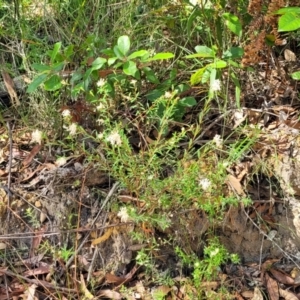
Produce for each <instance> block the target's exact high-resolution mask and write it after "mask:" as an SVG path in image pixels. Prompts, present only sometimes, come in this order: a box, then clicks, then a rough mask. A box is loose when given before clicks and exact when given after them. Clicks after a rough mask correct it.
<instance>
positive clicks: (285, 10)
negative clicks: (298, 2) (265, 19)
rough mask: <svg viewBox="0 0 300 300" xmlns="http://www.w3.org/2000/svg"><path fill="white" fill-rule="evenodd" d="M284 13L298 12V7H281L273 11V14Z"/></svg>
mask: <svg viewBox="0 0 300 300" xmlns="http://www.w3.org/2000/svg"><path fill="white" fill-rule="evenodd" d="M286 13H296V14H300V7H283V8H280V9H279V10H277V11H276V12H275V14H278V15H283V14H286Z"/></svg>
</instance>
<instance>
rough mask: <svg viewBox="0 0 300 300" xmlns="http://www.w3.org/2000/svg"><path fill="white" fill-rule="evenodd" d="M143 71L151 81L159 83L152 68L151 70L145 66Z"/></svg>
mask: <svg viewBox="0 0 300 300" xmlns="http://www.w3.org/2000/svg"><path fill="white" fill-rule="evenodd" d="M142 70H143V72H144V73H145V74H146V78H147V79H148V80H149V81H150V82H151V83H155V84H159V80H158V78H157V77H156V75H155V73H154V72H153V70H151V69H150V68H149V67H145V68H143V69H142Z"/></svg>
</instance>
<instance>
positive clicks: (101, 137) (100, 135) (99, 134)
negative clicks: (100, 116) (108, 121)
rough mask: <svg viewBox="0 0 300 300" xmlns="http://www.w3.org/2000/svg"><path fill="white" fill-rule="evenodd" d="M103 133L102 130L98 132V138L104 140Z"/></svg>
mask: <svg viewBox="0 0 300 300" xmlns="http://www.w3.org/2000/svg"><path fill="white" fill-rule="evenodd" d="M103 136H104V135H103V133H102V132H101V133H98V134H97V139H99V140H102V139H103Z"/></svg>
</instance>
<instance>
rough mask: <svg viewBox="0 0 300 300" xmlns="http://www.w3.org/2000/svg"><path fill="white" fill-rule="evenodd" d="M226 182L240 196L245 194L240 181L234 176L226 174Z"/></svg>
mask: <svg viewBox="0 0 300 300" xmlns="http://www.w3.org/2000/svg"><path fill="white" fill-rule="evenodd" d="M226 182H227V184H229V185H230V186H231V187H232V188H233V189H234V190H235V191H236V192H237V193H238V195H240V196H241V195H245V193H244V190H243V187H242V185H241V183H240V181H239V180H238V179H237V178H236V177H234V176H233V175H231V174H228V175H227V178H226Z"/></svg>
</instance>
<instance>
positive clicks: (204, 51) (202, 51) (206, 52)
mask: <svg viewBox="0 0 300 300" xmlns="http://www.w3.org/2000/svg"><path fill="white" fill-rule="evenodd" d="M195 50H196V52H197V54H199V55H201V57H215V56H216V52H215V51H214V50H213V49H211V48H209V47H207V46H196V47H195Z"/></svg>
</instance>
